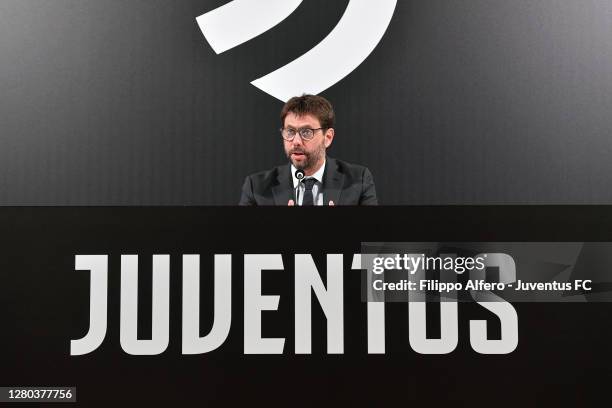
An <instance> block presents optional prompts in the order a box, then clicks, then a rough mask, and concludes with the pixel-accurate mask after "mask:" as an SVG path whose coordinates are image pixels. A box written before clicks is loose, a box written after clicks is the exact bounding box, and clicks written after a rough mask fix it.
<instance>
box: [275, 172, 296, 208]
mask: <svg viewBox="0 0 612 408" xmlns="http://www.w3.org/2000/svg"><path fill="white" fill-rule="evenodd" d="M290 169H291V167H290V166H289V165H286V166H281V167H280V168H279V170H278V176H277V178H276V181H277V184H276V185H274V186H272V194H273V195H274V205H285V206H286V205H287V203H288V202H289V200H295V198H294V196H293V178H292V177H291V170H290Z"/></svg>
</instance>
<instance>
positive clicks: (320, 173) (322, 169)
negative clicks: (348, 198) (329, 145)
mask: <svg viewBox="0 0 612 408" xmlns="http://www.w3.org/2000/svg"><path fill="white" fill-rule="evenodd" d="M326 160H327V159H323V165H322V166H321V167H320V168H319V170H317V171H316V172H315V174H313V175H312V176H308V177H312V178H314V179H315V180H317V181H318V182H319V183H321V184H323V173H325V161H326ZM296 170H297V169H296V168H295V166H294V165H293V164H291V177H292V178H293V188H296V187H297V185H298V183H299V182H300V180H298V179H297V178H296V177H295V172H296Z"/></svg>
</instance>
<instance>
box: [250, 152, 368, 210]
mask: <svg viewBox="0 0 612 408" xmlns="http://www.w3.org/2000/svg"><path fill="white" fill-rule="evenodd" d="M289 200H295V197H294V189H293V178H292V175H291V165H290V164H286V165H284V166H278V167H275V168H273V169H272V170H268V171H262V172H260V173H255V174H251V175H250V176H248V177H247V178H246V180H245V181H244V185H243V186H242V197H240V205H287V203H288V202H289ZM330 201H333V202H334V204H335V205H377V204H378V199H377V198H376V189H375V187H374V179H373V178H372V173H370V170H368V169H367V168H366V167H363V166H359V165H356V164H349V163H347V162H344V161H342V160H336V159H332V158H330V157H327V158H326V161H325V172H324V173H323V205H328V203H329V202H330Z"/></svg>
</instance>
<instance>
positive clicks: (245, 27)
mask: <svg viewBox="0 0 612 408" xmlns="http://www.w3.org/2000/svg"><path fill="white" fill-rule="evenodd" d="M300 3H302V0H234V1H231V2H229V3H227V4H225V5H223V6H221V7H219V8H216V9H214V10H212V11H210V12H208V13H206V14H202V15H201V16H199V17H197V18H196V21H197V22H198V25H199V26H200V30H202V34H204V37H205V38H206V40H207V41H208V43H209V44H210V46H211V47H212V49H213V50H214V51H215V52H216V53H217V54H220V53H222V52H224V51H227V50H229V49H232V48H234V47H236V46H238V45H240V44H242V43H245V42H247V41H249V40H251V39H253V38H255V37H257V36H258V35H260V34H263V33H265V32H266V31H268V30H269V29H271V28H272V27H274V26H275V25H277V24H279V23H280V22H281V21H283V20H284V19H286V18H287V17H289V15H291V13H293V12H294V11H295V9H296V8H297V7H298V6H299V5H300Z"/></svg>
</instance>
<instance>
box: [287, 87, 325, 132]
mask: <svg viewBox="0 0 612 408" xmlns="http://www.w3.org/2000/svg"><path fill="white" fill-rule="evenodd" d="M289 113H293V114H294V115H297V116H303V115H309V114H310V115H313V116H315V117H316V118H317V119H319V123H320V124H321V127H322V128H323V129H330V128H333V127H334V121H335V119H336V117H335V116H336V115H335V114H334V108H333V107H332V104H331V103H330V102H329V101H328V100H327V99H325V98H323V97H322V96H317V95H307V94H304V95H302V96H294V97H293V98H291V99H289V100H288V101H287V103H286V104H285V106H283V109H282V110H281V115H280V119H281V126H285V117H286V116H287V115H288V114H289Z"/></svg>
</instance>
